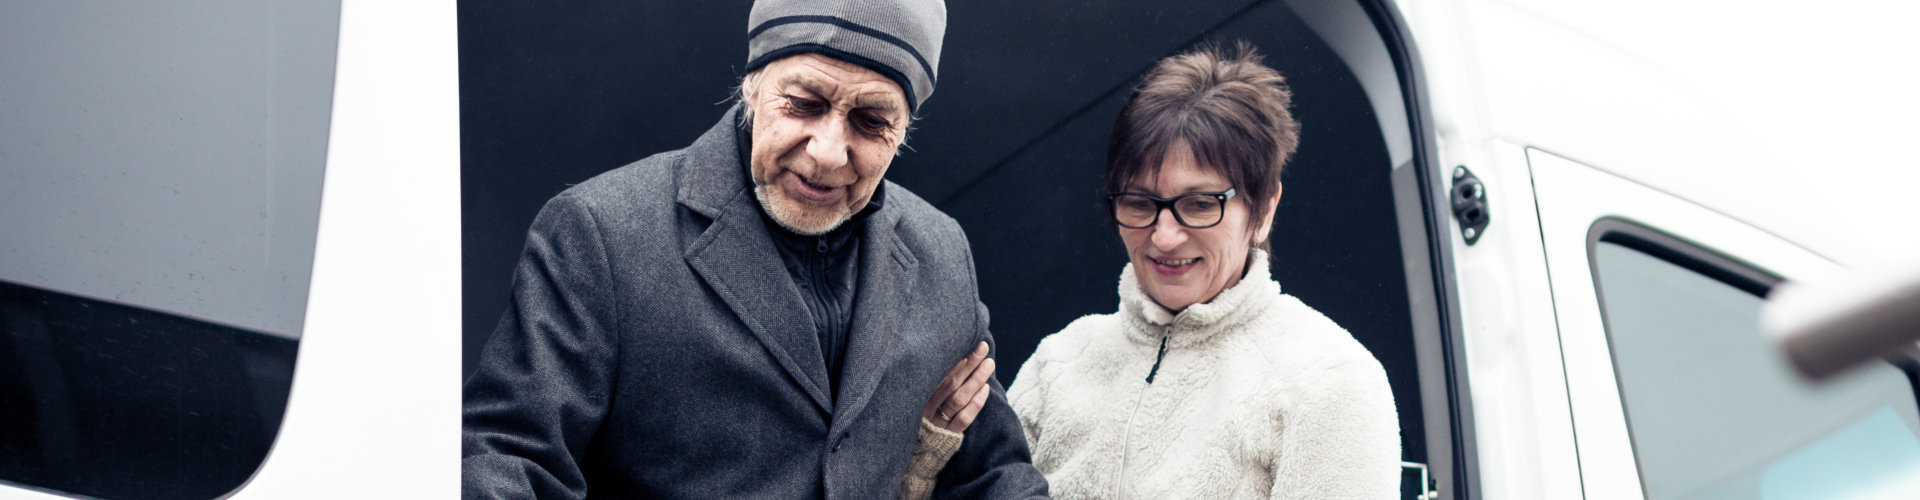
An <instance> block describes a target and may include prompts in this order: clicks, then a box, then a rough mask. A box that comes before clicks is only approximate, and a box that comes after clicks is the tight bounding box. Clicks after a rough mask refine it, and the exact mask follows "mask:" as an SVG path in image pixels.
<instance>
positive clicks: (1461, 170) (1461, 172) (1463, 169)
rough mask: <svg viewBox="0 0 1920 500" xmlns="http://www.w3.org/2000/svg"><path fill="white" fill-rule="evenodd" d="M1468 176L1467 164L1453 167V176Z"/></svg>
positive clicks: (1456, 177)
mask: <svg viewBox="0 0 1920 500" xmlns="http://www.w3.org/2000/svg"><path fill="white" fill-rule="evenodd" d="M1466 176H1467V166H1466V165H1461V166H1458V167H1453V178H1455V179H1458V178H1461V177H1466Z"/></svg>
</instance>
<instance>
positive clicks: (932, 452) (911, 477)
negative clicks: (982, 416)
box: [900, 418, 965, 500]
mask: <svg viewBox="0 0 1920 500" xmlns="http://www.w3.org/2000/svg"><path fill="white" fill-rule="evenodd" d="M964 438H965V436H963V435H961V434H960V433H958V432H953V431H950V430H946V429H942V428H940V426H937V425H933V422H932V421H930V420H927V419H925V418H921V419H920V442H919V443H918V444H915V445H914V446H913V458H912V459H910V460H908V461H907V477H906V480H905V481H904V482H902V483H900V498H902V499H915V500H917V499H922V498H933V483H934V482H935V481H936V480H937V479H938V478H939V477H940V469H944V468H946V466H947V460H951V459H953V453H954V452H956V451H960V442H961V441H962V440H963V439H964Z"/></svg>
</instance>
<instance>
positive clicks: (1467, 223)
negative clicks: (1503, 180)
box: [1450, 165, 1491, 245]
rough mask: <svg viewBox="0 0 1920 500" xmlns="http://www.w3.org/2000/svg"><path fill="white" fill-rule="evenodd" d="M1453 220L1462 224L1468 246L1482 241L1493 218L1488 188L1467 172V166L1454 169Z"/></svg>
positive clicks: (1462, 234)
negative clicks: (1488, 205)
mask: <svg viewBox="0 0 1920 500" xmlns="http://www.w3.org/2000/svg"><path fill="white" fill-rule="evenodd" d="M1450 197H1451V198H1452V199H1453V220H1455V221H1458V222H1459V223H1460V236H1461V237H1464V238H1466V240H1467V244H1468V245H1472V244H1474V243H1475V242H1478V241H1480V235H1483V234H1486V232H1487V223H1488V222H1489V221H1490V219H1491V217H1490V215H1489V214H1488V213H1487V186H1486V185H1485V184H1481V183H1480V178H1479V177H1474V176H1473V172H1472V171H1469V170H1467V166H1466V165H1461V166H1458V167H1453V195H1452V196H1450Z"/></svg>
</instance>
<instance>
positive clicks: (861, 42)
mask: <svg viewBox="0 0 1920 500" xmlns="http://www.w3.org/2000/svg"><path fill="white" fill-rule="evenodd" d="M946 34H947V5H946V3H945V2H944V1H943V0H833V1H817V0H816V1H809V0H760V1H757V2H754V3H753V12H752V13H751V14H749V15H748V16H747V69H746V71H747V72H752V71H753V70H756V69H760V68H761V67H763V66H766V65H767V63H770V62H773V61H775V60H779V59H780V58H783V57H787V56H791V55H795V54H801V53H807V52H812V53H817V54H821V55H825V56H828V57H832V58H834V59H839V60H842V61H846V62H850V63H854V64H858V65H861V66H865V67H867V68H868V69H871V70H874V71H876V72H879V73H880V74H882V75H886V76H887V77H888V78H892V79H893V81H894V83H898V84H900V88H901V89H902V90H905V91H906V92H907V104H908V105H910V106H913V109H914V110H919V109H920V103H923V102H926V101H927V96H928V95H932V94H933V84H934V81H935V80H936V76H935V75H937V74H938V68H939V67H940V41H941V40H942V39H943V38H945V37H946Z"/></svg>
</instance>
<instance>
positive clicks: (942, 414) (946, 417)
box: [934, 411, 953, 422]
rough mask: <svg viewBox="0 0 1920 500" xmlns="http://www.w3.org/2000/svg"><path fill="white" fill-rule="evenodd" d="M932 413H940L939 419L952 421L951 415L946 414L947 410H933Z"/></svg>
mask: <svg viewBox="0 0 1920 500" xmlns="http://www.w3.org/2000/svg"><path fill="white" fill-rule="evenodd" d="M934 413H938V414H940V419H942V420H946V421H948V422H952V421H953V417H951V416H948V415H947V412H944V411H935V412H934Z"/></svg>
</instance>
